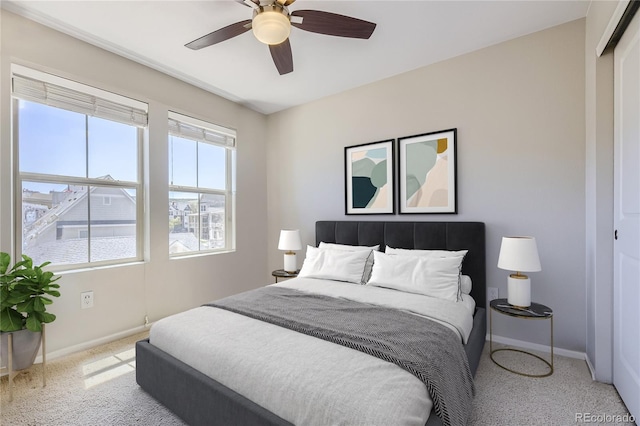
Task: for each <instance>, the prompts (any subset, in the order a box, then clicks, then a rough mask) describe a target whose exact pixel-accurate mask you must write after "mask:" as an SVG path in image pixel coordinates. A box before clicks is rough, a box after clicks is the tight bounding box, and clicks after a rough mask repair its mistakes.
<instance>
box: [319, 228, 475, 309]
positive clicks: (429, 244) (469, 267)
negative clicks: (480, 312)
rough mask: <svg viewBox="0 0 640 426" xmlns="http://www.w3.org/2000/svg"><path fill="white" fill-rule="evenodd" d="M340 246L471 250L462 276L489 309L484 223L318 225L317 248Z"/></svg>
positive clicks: (382, 248) (473, 292) (465, 261)
mask: <svg viewBox="0 0 640 426" xmlns="http://www.w3.org/2000/svg"><path fill="white" fill-rule="evenodd" d="M321 241H324V242H325V243H338V244H349V245H359V246H373V245H376V244H380V248H381V250H384V247H385V246H389V247H394V248H406V249H422V250H469V253H467V256H466V257H465V259H464V262H463V263H462V273H463V274H465V275H469V276H470V277H471V280H472V281H473V288H472V290H471V296H473V298H474V299H475V301H476V305H477V306H479V307H483V308H485V307H486V304H487V303H486V300H487V296H486V285H487V278H486V259H485V257H486V255H485V238H484V223H483V222H365V221H328V220H327V221H319V222H316V245H318V244H320V242H321Z"/></svg>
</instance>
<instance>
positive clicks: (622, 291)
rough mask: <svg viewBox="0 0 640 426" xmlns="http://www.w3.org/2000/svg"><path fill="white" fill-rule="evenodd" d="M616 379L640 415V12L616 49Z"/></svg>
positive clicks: (628, 403)
mask: <svg viewBox="0 0 640 426" xmlns="http://www.w3.org/2000/svg"><path fill="white" fill-rule="evenodd" d="M614 64H615V65H614V70H615V127H614V128H615V135H614V162H615V163H614V174H615V176H614V204H615V205H614V229H615V236H614V238H615V242H614V291H613V295H614V309H613V315H614V319H613V326H614V335H613V343H614V348H613V383H614V385H615V387H616V389H617V390H618V393H619V394H620V396H621V397H622V399H623V400H624V403H625V404H626V405H627V408H628V409H629V411H630V413H631V414H632V415H633V416H634V417H635V418H636V419H638V418H640V14H636V16H635V18H634V19H633V20H632V22H631V25H629V27H628V28H627V29H626V31H625V33H624V35H623V36H622V38H621V39H620V42H619V43H618V45H617V46H616V48H615V51H614Z"/></svg>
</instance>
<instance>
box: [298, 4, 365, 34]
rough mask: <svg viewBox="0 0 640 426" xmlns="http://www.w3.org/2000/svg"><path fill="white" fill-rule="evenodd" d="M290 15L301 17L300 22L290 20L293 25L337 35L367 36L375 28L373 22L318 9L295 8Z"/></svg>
mask: <svg viewBox="0 0 640 426" xmlns="http://www.w3.org/2000/svg"><path fill="white" fill-rule="evenodd" d="M291 16H299V17H301V18H302V23H297V22H294V21H293V20H292V21H291V25H293V26H294V27H297V28H300V29H301V30H305V31H311V32H312V33H319V34H326V35H332V36H338V37H350V38H369V37H371V34H372V33H373V30H375V29H376V24H374V23H373V22H369V21H363V20H362V19H358V18H352V17H350V16H344V15H338V14H336V13H329V12H322V11H319V10H295V11H293V12H291Z"/></svg>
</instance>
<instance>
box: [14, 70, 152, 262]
mask: <svg viewBox="0 0 640 426" xmlns="http://www.w3.org/2000/svg"><path fill="white" fill-rule="evenodd" d="M14 76H18V77H20V76H24V77H28V78H31V79H35V80H39V81H42V82H44V83H45V84H46V83H50V84H54V85H57V86H61V87H64V88H66V89H69V90H74V91H77V92H80V93H84V94H86V95H91V96H97V97H100V96H101V97H102V98H103V99H107V100H109V101H111V102H114V101H115V102H118V101H120V102H122V103H123V104H125V105H126V104H135V105H136V106H137V107H139V106H141V105H144V109H145V112H147V113H148V105H147V104H146V103H143V102H141V101H137V100H133V99H130V98H127V97H125V96H122V95H118V94H114V93H111V92H107V91H105V90H102V89H98V88H95V87H91V86H87V85H85V84H82V83H78V82H75V81H73V80H68V79H66V78H61V77H58V76H55V75H52V74H48V73H44V72H41V71H36V70H33V69H30V68H26V67H23V66H20V65H16V64H12V69H11V80H12V82H13V78H14ZM21 100H24V101H27V102H32V103H38V104H40V105H45V106H47V107H51V108H58V109H63V110H65V108H61V107H59V106H53V105H48V104H47V103H44V102H38V101H36V100H31V99H25V98H24V97H21V96H19V95H16V94H15V93H14V91H13V89H12V90H11V117H12V121H11V124H12V126H11V127H12V129H11V131H12V137H11V139H12V148H13V156H12V162H13V164H12V169H13V173H12V176H13V183H14V185H13V191H14V196H13V197H12V198H13V202H14V211H13V213H14V220H15V222H14V223H15V226H14V250H15V253H16V256H15V257H16V258H19V257H20V256H21V255H22V254H23V238H24V226H23V225H24V222H23V217H22V204H23V203H22V186H23V182H25V181H26V182H40V183H50V184H62V185H83V186H87V187H88V189H87V240H88V243H87V258H88V260H89V261H88V262H82V263H72V264H67V263H58V264H56V263H52V264H51V265H49V267H48V268H49V269H50V270H52V271H54V272H60V271H73V270H79V269H86V268H95V267H101V266H117V265H125V264H130V263H134V262H140V261H143V260H144V247H145V222H146V221H145V214H144V212H145V199H146V196H145V182H144V176H145V171H144V157H143V155H144V141H145V136H146V133H147V129H148V124H147V125H146V126H144V127H141V126H140V125H136V124H130V125H132V126H134V127H136V153H137V162H136V164H137V176H136V179H137V182H133V181H126V180H113V181H108V180H104V179H97V178H90V177H77V176H66V175H52V174H48V173H34V172H21V171H20V135H19V133H20V132H19V115H20V112H19V111H20V108H19V103H20V101H21ZM68 110H70V111H73V110H72V109H68ZM74 112H76V113H79V114H83V115H85V117H91V116H95V117H98V118H101V119H104V120H109V121H113V122H118V121H117V120H114V119H110V118H108V117H102V116H100V115H99V114H96V115H90V114H87V113H85V112H81V111H74ZM123 124H124V123H123ZM85 132H86V133H85V143H86V144H88V143H89V140H90V135H89V131H88V129H86V130H85ZM88 162H89V151H88V150H87V152H86V154H85V164H86V165H87V166H88ZM92 187H103V188H117V189H123V190H126V189H127V188H133V189H135V191H136V208H135V211H136V225H135V226H136V233H135V236H136V255H135V257H127V258H118V259H110V260H100V261H93V262H92V261H91V198H92V197H91V191H90V189H89V188H92ZM94 202H95V203H97V202H98V201H97V200H94Z"/></svg>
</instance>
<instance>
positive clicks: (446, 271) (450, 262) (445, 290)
mask: <svg viewBox="0 0 640 426" xmlns="http://www.w3.org/2000/svg"><path fill="white" fill-rule="evenodd" d="M373 254H374V256H375V261H374V263H373V271H372V273H371V279H370V280H369V282H368V283H367V285H372V286H376V287H386V288H392V289H395V290H400V291H405V292H407V293H417V294H424V295H426V296H431V297H437V298H439V299H445V300H451V301H454V302H456V301H458V300H460V298H461V296H460V267H461V265H462V259H463V258H462V257H461V256H456V257H420V256H397V255H388V254H385V253H381V252H374V253H373Z"/></svg>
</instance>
